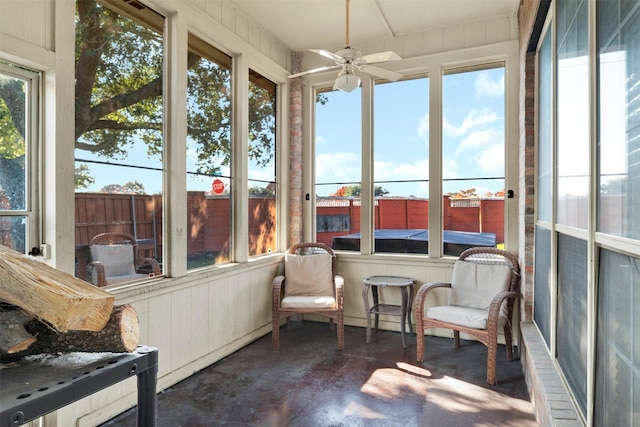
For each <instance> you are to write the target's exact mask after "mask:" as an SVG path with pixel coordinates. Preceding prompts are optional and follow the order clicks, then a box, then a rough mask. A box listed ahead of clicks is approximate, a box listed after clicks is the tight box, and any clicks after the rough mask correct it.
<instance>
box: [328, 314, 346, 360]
mask: <svg viewBox="0 0 640 427" xmlns="http://www.w3.org/2000/svg"><path fill="white" fill-rule="evenodd" d="M331 320H332V321H333V319H331ZM332 324H333V322H332ZM336 335H338V350H340V351H342V350H343V349H344V318H343V316H342V314H341V313H338V332H337V334H336Z"/></svg>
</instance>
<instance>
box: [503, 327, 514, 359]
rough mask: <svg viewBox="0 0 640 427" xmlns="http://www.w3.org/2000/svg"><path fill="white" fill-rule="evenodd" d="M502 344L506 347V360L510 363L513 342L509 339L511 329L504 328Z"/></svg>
mask: <svg viewBox="0 0 640 427" xmlns="http://www.w3.org/2000/svg"><path fill="white" fill-rule="evenodd" d="M504 343H505V345H506V347H507V360H508V361H509V362H511V361H512V360H513V342H512V337H511V328H509V327H507V326H505V327H504Z"/></svg>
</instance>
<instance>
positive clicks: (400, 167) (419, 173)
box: [374, 159, 429, 181]
mask: <svg viewBox="0 0 640 427" xmlns="http://www.w3.org/2000/svg"><path fill="white" fill-rule="evenodd" d="M374 173H375V180H376V181H391V180H410V179H428V177H429V161H428V160H426V159H425V160H421V161H419V162H416V163H411V164H407V163H401V164H396V163H393V162H381V161H376V162H375V165H374Z"/></svg>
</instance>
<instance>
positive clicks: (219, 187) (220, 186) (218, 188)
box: [211, 178, 224, 194]
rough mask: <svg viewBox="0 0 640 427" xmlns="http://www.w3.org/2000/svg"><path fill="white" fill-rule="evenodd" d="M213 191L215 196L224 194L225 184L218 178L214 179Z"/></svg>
mask: <svg viewBox="0 0 640 427" xmlns="http://www.w3.org/2000/svg"><path fill="white" fill-rule="evenodd" d="M211 191H213V193H214V194H222V193H224V182H222V180H221V179H218V178H216V179H214V180H213V182H212V183H211Z"/></svg>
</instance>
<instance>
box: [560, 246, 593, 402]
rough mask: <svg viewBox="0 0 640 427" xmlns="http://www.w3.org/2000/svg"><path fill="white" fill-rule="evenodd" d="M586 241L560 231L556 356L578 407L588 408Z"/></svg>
mask: <svg viewBox="0 0 640 427" xmlns="http://www.w3.org/2000/svg"><path fill="white" fill-rule="evenodd" d="M587 341H588V333H587V242H586V241H584V240H579V239H576V238H575V237H571V236H567V235H564V234H558V324H557V353H558V354H557V358H558V363H559V365H560V367H561V368H562V372H563V373H564V375H565V377H566V379H567V382H568V384H569V387H570V388H571V391H573V394H574V396H575V398H576V400H577V403H578V406H579V408H580V409H581V410H582V413H583V414H586V407H587V354H588V352H589V349H588V347H587Z"/></svg>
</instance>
